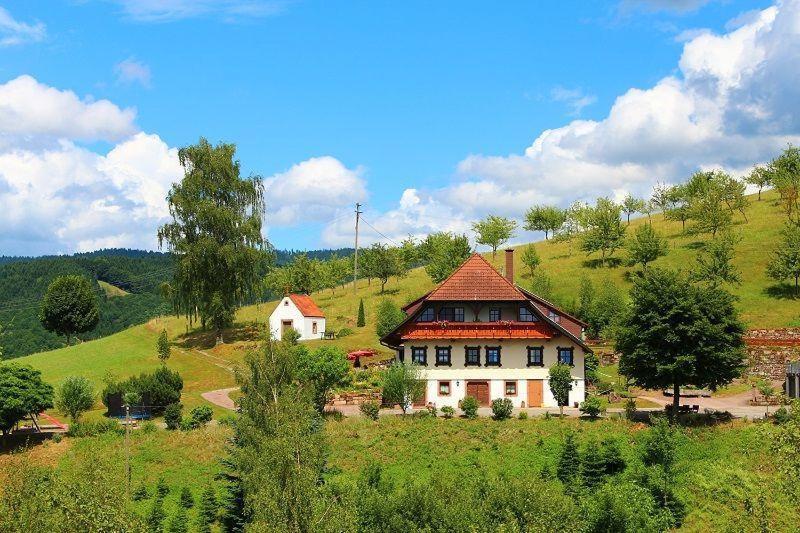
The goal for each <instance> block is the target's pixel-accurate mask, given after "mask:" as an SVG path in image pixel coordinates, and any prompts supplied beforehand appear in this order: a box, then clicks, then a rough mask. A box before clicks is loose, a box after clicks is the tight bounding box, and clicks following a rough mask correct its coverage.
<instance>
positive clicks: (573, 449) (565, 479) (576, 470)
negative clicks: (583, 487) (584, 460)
mask: <svg viewBox="0 0 800 533" xmlns="http://www.w3.org/2000/svg"><path fill="white" fill-rule="evenodd" d="M580 472H581V455H580V452H579V451H578V445H577V443H576V442H575V434H574V433H571V432H570V433H567V438H566V440H564V446H563V447H562V448H561V454H560V455H559V456H558V464H557V465H556V477H557V478H558V479H559V480H560V481H561V482H562V483H564V485H569V484H570V483H574V482H575V480H576V479H577V478H578V476H579V475H580Z"/></svg>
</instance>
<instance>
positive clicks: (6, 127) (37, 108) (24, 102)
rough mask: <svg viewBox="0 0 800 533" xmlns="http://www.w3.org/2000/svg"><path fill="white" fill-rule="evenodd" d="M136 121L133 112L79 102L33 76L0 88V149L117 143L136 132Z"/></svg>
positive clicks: (69, 93)
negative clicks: (64, 143)
mask: <svg viewBox="0 0 800 533" xmlns="http://www.w3.org/2000/svg"><path fill="white" fill-rule="evenodd" d="M135 117H136V111H135V110H133V109H120V108H119V107H117V106H116V105H114V104H113V103H111V102H109V101H108V100H98V101H92V100H90V99H80V98H78V96H77V95H76V94H75V93H74V92H72V91H61V90H58V89H55V88H53V87H49V86H47V85H44V84H42V83H39V82H38V81H36V80H35V79H34V78H32V77H31V76H19V77H18V78H15V79H13V80H11V81H8V82H6V83H4V84H2V85H0V146H2V145H4V144H6V145H7V144H9V143H17V144H28V143H31V142H52V141H53V140H54V139H73V140H81V141H98V140H101V141H108V142H114V141H118V140H121V139H123V138H125V137H127V136H129V135H131V134H132V133H134V132H135V131H136V129H137V128H136V126H135V124H134V119H135Z"/></svg>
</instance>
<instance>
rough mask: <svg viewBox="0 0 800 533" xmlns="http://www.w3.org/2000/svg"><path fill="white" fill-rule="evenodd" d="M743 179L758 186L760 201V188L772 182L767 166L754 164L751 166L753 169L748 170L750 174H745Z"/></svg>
mask: <svg viewBox="0 0 800 533" xmlns="http://www.w3.org/2000/svg"><path fill="white" fill-rule="evenodd" d="M745 181H747V183H749V184H750V185H753V186H755V187H758V201H759V202H760V201H761V189H763V188H764V187H769V186H770V185H771V184H772V176H771V175H770V172H769V169H768V168H767V167H762V166H758V165H756V166H754V167H753V170H751V171H750V174H748V175H747V177H746V178H745Z"/></svg>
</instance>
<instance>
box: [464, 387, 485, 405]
mask: <svg viewBox="0 0 800 533" xmlns="http://www.w3.org/2000/svg"><path fill="white" fill-rule="evenodd" d="M467 396H472V397H473V398H475V399H477V400H478V404H479V405H481V406H484V407H485V406H487V405H489V382H488V381H467Z"/></svg>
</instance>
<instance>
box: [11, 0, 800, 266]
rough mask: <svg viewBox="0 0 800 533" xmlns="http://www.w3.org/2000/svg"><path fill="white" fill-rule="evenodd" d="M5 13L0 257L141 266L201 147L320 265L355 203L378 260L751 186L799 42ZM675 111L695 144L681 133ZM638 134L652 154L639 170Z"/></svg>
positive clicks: (156, 5) (765, 29) (415, 14)
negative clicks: (538, 145)
mask: <svg viewBox="0 0 800 533" xmlns="http://www.w3.org/2000/svg"><path fill="white" fill-rule="evenodd" d="M0 5H3V7H4V11H3V13H1V14H0V15H2V16H0V39H2V44H0V84H4V85H3V87H4V88H5V89H7V91H6V92H3V91H0V109H2V108H3V107H4V106H5V107H6V114H7V116H6V117H3V116H2V114H3V111H0V200H3V201H4V203H7V204H8V205H11V204H12V203H13V204H14V205H16V206H18V207H19V208H18V209H11V210H10V211H11V212H10V213H6V214H5V219H4V218H3V216H4V215H2V214H0V254H3V253H5V254H41V253H61V252H72V251H77V250H85V249H92V248H97V247H103V246H135V247H148V248H151V247H153V246H154V245H155V244H154V238H153V237H154V228H155V227H157V225H158V224H159V223H161V222H163V217H164V214H165V213H164V211H163V206H162V207H161V208H159V206H158V198H159V197H163V193H164V191H165V190H166V189H165V188H166V187H167V186H168V184H169V183H170V182H171V181H173V180H174V179H178V178H179V177H180V175H179V172H178V173H177V174H176V170H175V168H174V165H170V162H169V159H170V158H173V159H174V149H175V148H176V147H180V146H183V145H186V144H188V143H192V142H194V141H196V140H197V138H198V137H199V136H201V135H202V136H206V137H208V138H209V139H210V140H212V141H214V142H216V141H220V140H224V141H228V142H234V143H236V144H237V146H238V149H239V152H238V155H239V158H240V160H241V162H242V165H243V168H244V169H245V172H246V173H251V172H253V173H258V174H261V175H263V176H264V177H265V178H267V180H268V181H267V182H268V185H270V187H269V188H268V196H267V201H268V203H269V204H270V205H271V206H272V211H271V214H270V217H268V219H267V221H266V224H267V227H268V234H269V238H270V240H272V241H273V243H274V244H275V245H276V246H278V247H281V248H315V247H321V246H339V245H346V244H347V243H348V242H349V241H350V239H351V238H352V236H351V230H350V228H349V225H350V224H351V222H352V220H351V217H349V216H348V215H347V212H348V211H349V210H352V203H353V202H355V201H358V200H360V201H362V203H364V204H365V205H366V207H365V209H366V214H365V216H366V217H367V219H368V220H369V222H371V223H372V224H373V225H374V226H375V227H376V228H378V229H379V230H381V232H382V233H384V234H386V235H388V236H389V238H390V239H395V240H396V239H400V238H402V236H404V235H407V234H409V233H411V234H415V235H419V236H421V235H424V234H425V233H427V232H429V231H435V230H438V229H449V230H453V231H465V230H466V229H467V228H468V226H469V221H470V220H474V219H475V218H477V217H479V216H483V215H485V214H487V213H489V212H494V213H498V214H504V215H507V216H512V217H516V218H519V217H520V216H521V214H522V213H523V212H524V209H525V208H526V207H528V206H530V205H532V204H533V203H544V202H548V203H558V204H560V205H567V204H569V203H570V202H572V201H574V200H578V199H583V200H591V199H592V198H594V197H596V196H598V195H610V196H618V195H620V194H622V193H623V192H627V191H630V192H634V193H638V194H645V193H646V191H647V189H648V188H649V187H651V186H652V184H653V183H654V182H655V181H657V180H662V181H674V180H677V179H680V178H681V177H683V175H685V174H686V173H687V172H690V171H691V169H693V168H699V167H703V166H709V165H710V166H715V165H716V166H722V167H724V168H726V169H729V170H731V171H744V170H745V169H746V168H747V167H748V166H749V165H751V164H753V163H756V162H759V161H761V160H765V159H766V158H769V157H771V156H772V155H774V152H776V151H777V150H779V149H780V147H781V146H783V145H784V144H785V142H786V141H792V140H794V138H795V136H796V135H797V134H798V133H800V132H798V131H797V130H798V127H797V125H798V122H800V121H796V120H795V118H796V117H795V116H794V115H791V116H789V118H788V119H787V121H786V124H780V127H778V126H776V119H775V117H776V116H779V115H781V116H782V113H783V114H784V115H785V112H786V105H787V104H786V102H785V100H791V99H790V98H789V96H792V95H793V94H796V93H793V92H792V91H796V90H797V89H796V88H795V89H792V88H791V87H792V86H793V84H794V83H795V82H796V81H797V73H796V72H794V70H796V66H795V67H794V68H793V69H790V71H791V72H789V73H784V74H782V75H781V76H782V78H781V79H780V80H778V84H777V86H776V85H774V83H773V85H772V86H773V92H775V91H782V90H783V88H784V86H783V85H781V83H784V82H785V84H786V85H785V87H786V91H787V92H786V93H785V96H786V97H785V98H781V97H780V95H778V96H779V97H776V96H775V95H774V94H773V95H772V96H771V97H770V98H772V100H771V101H774V105H771V104H770V105H771V106H767V107H768V109H767V113H766V115H765V113H764V112H761V111H763V110H760V112H755V111H752V109H751V108H752V105H751V104H752V101H757V102H763V100H764V99H763V98H757V96H758V95H756V96H754V95H753V93H754V90H755V91H756V92H758V90H759V88H761V87H763V86H764V83H763V82H764V80H765V79H770V80H772V82H774V81H775V79H774V77H773V78H757V76H756V74H752V72H757V71H760V72H766V73H770V72H772V71H773V70H774V71H778V70H779V69H778V66H780V65H781V64H784V63H782V62H785V61H789V60H791V59H792V58H794V59H797V58H798V57H797V56H796V55H794V54H795V52H796V51H797V49H798V48H797V42H800V37H798V36H797V34H796V30H792V29H791V28H789V29H785V31H786V32H788V33H784V34H781V36H780V39H778V38H777V36H776V35H775V34H776V33H777V32H778V30H779V29H780V28H779V27H778V26H780V25H779V24H777V23H776V21H779V20H781V18H785V19H787V20H796V18H797V17H798V9H797V5H796V2H795V1H788V2H784V3H782V4H779V5H778V7H775V6H773V3H772V2H768V1H736V0H729V1H702V0H676V1H674V2H668V1H666V0H649V1H633V0H628V1H623V2H621V3H620V2H588V1H572V2H522V1H520V2H367V1H364V2H322V1H310V0H309V1H303V0H297V1H285V2H268V1H259V0H242V1H239V0H222V1H212V0H200V1H196V2H189V1H188V0H164V1H155V0H118V1H113V0H106V1H101V0H97V1H90V0H84V1H77V0H73V1H63V2H62V1H47V2H44V1H42V2H39V1H29V2H13V3H12V2H5V3H2V4H0ZM776 13H777V14H776ZM786 26H790V25H788V24H787V25H786ZM750 27H752V31H750V29H748V28H750ZM745 30H746V31H745ZM781 31H784V30H781ZM737 32H738V33H737ZM739 34H741V35H739ZM737 36H738V37H737ZM737 39H738V41H737ZM732 41H737V42H738V43H739V44H737V42H733V44H732ZM741 42H744V43H746V46H744V47H743V46H741V44H740V43H741ZM776 42H780V43H783V44H780V45H776V44H775V43H776ZM759 46H760V47H761V48H763V50H764V51H765V52H764V53H763V54H761V55H760V56H758V57H751V56H749V55H748V52H747V49H748V48H758V47H759ZM726 47H727V48H726ZM722 48H724V50H721V49H722ZM715 54H720V55H719V56H718V57H717V56H715ZM736 54H738V56H737V55H736ZM787 56H788V57H787ZM706 58H711V63H713V64H712V65H711V66H709V65H705V64H704V61H705V59H706ZM728 63H730V64H729V65H728V66H727V67H726V68H724V69H723V68H720V69H719V70H718V71H717V70H715V69H716V66H717V65H720V64H728ZM772 64H774V65H775V68H774V69H772V68H771V65H772ZM789 64H790V65H791V63H789ZM795 65H796V64H795ZM783 70H785V69H783ZM743 72H744V73H746V76H750V77H751V78H752V79H745V78H746V76H742V73H743ZM747 73H749V74H747ZM20 76H23V77H24V78H23V80H22V81H21V80H20ZM709 77H710V78H713V80H714V84H713V85H714V87H715V88H714V89H713V90H712V92H714V91H715V92H714V94H710V95H709V94H707V92H708V91H706V90H705V89H703V87H704V84H706V82H707V81H708V79H709ZM665 79H667V80H674V83H672V81H669V83H664V80H665ZM732 80H733V81H732ZM23 82H24V83H23ZM732 84H733V85H732ZM754 88H755V89H754ZM661 89H663V91H662V90H661ZM637 90H642V91H646V92H647V94H646V95H645V96H642V95H639V94H638V93H637ZM632 91H633V92H632ZM782 94H784V93H782ZM70 95H71V96H70ZM626 97H627V99H628V100H631V101H634V100H635V101H634V102H633V103H631V104H630V106H631V107H630V109H629V110H628V111H627V112H623V111H625V109H621V110H620V112H619V113H616V114H615V111H614V106H615V102H618V99H620V98H623V99H625V98H626ZM51 98H52V100H53V101H52V102H51V101H50V99H51ZM637 98H638V100H637ZM4 99H5V100H6V101H5V102H4ZM103 100H107V101H108V102H106V103H104V106H103V109H100V108H99V107H97V106H95V107H92V106H93V104H95V103H97V102H98V101H103ZM105 104H107V105H105ZM662 105H663V110H662V109H661V107H662ZM14 106H19V107H20V109H16V108H15V107H14ZM637 106H639V107H637ZM687 106H689V107H691V109H690V110H689V111H686V113H687V117H688V118H687V120H688V121H689V123H691V124H692V126H694V125H699V126H698V128H697V131H695V132H687V131H686V127H684V126H682V125H681V124H680V123H677V122H675V121H674V120H673V118H674V116H675V115H676V113H677V114H678V115H679V114H680V112H681V110H686V108H687ZM715 106H716V108H715V109H711V110H709V109H710V108H714V107H715ZM782 106H783V107H782ZM619 107H622V106H619ZM111 108H113V109H111ZM8 109H11V111H13V113H12V112H10V111H8ZM748 109H749V110H750V111H747V110H748ZM639 110H642V111H639ZM700 110H702V111H700ZM748 113H749V114H748ZM791 113H796V111H790V114H791ZM660 114H661V115H660ZM29 115H30V117H29ZM662 115H663V116H662ZM698 115H702V117H705V118H702V117H701V118H700V119H697V118H696V117H697V116H698ZM744 115H747V116H744ZM641 116H647V117H650V119H649V120H650V122H648V123H645V124H639V125H635V124H634V125H635V126H636V127H633V126H631V128H633V129H632V131H626V128H628V127H629V125H630V124H632V123H636V121H637V120H639V118H640V117H641ZM31 117H32V118H31ZM753 117H757V118H753ZM784 118H785V116H784ZM587 121H589V122H587ZM626 121H627V122H626ZM21 124H22V125H21ZM26 124H36V125H37V126H36V127H33V126H30V127H28V126H26ZM75 124H80V125H81V127H80V128H78V127H77V126H75ZM587 124H588V126H587ZM587 127H588V128H591V129H592V132H590V133H587V132H586V131H584V130H585V129H586V128H587ZM636 128H639V129H646V130H647V131H648V132H656V133H653V136H654V137H653V138H652V139H650V144H648V142H647V139H644V140H643V142H642V147H641V150H639V152H636V153H634V152H632V151H631V144H634V145H636V144H638V142H637V139H638V137H639V135H641V132H640V133H636V131H637V130H636ZM690 129H691V128H690ZM546 130H555V131H560V132H562V133H563V135H561V134H559V136H558V139H552V138H547V137H544V138H543V137H542V135H543V132H545V131H546ZM595 130H597V131H595ZM600 130H602V131H600ZM682 130H683V131H682ZM711 130H714V131H715V132H716V133H713V134H712V133H709V132H711ZM620 132H622V133H620ZM591 135H594V137H590V136H591ZM687 137H688V138H690V139H693V142H694V144H692V145H691V146H689V147H688V148H687V147H686V146H684V145H682V144H681V142H683V141H685V140H686V138H687ZM573 138H577V139H578V141H575V142H572V141H570V139H573ZM537 139H541V140H542V141H547V142H544V145H545V147H544V148H542V149H541V150H538V149H535V148H531V147H533V146H534V145H535V141H536V140H537ZM740 144H747V146H752V147H753V148H752V149H750V150H747V151H744V153H743V151H742V150H741V149H739V148H738V146H740ZM577 145H580V146H577ZM700 145H702V146H704V147H705V148H704V149H703V150H696V149H694V147H696V146H700ZM576 146H577V147H576ZM115 150H116V151H115ZM526 150H527V151H526ZM548 150H549V151H548ZM572 150H574V153H572V152H570V151H572ZM565 151H567V152H570V153H568V154H567V155H564V152H565ZM111 152H113V156H112V155H111ZM599 152H602V154H601V155H598V153H599ZM654 152H658V154H657V155H654ZM664 154H667V155H666V156H665V155H664ZM576 160H579V161H580V162H581V163H582V165H585V166H582V167H578V168H575V167H573V166H571V165H572V164H573V163H574V162H575V161H576ZM565 161H566V162H565ZM83 165H85V166H86V170H85V171H84V170H83V168H84V167H83ZM32 169H33V170H32ZM37 172H39V173H40V174H37ZM45 174H46V175H47V176H48V177H47V178H46V179H45V178H44V177H43V176H44V175H45ZM87 175H91V176H93V177H90V178H88V177H86V176H87ZM173 176H174V177H173ZM587 180H588V181H587ZM320 190H322V191H323V192H322V193H319V194H317V193H318V192H319V191H320ZM49 199H53V203H52V204H48V200H49ZM159 209H161V210H159ZM37 217H40V218H41V221H39V219H37ZM3 226H5V229H4V228H3ZM367 231H368V233H370V232H371V230H369V229H368V230H367ZM535 237H536V236H535V235H533V234H527V233H524V232H521V233H520V235H519V236H518V239H520V240H529V239H531V238H535ZM366 238H367V240H369V239H371V238H375V239H378V238H380V237H379V236H378V235H377V234H375V233H374V232H372V235H371V236H370V235H369V234H368V235H367V236H366Z"/></svg>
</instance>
